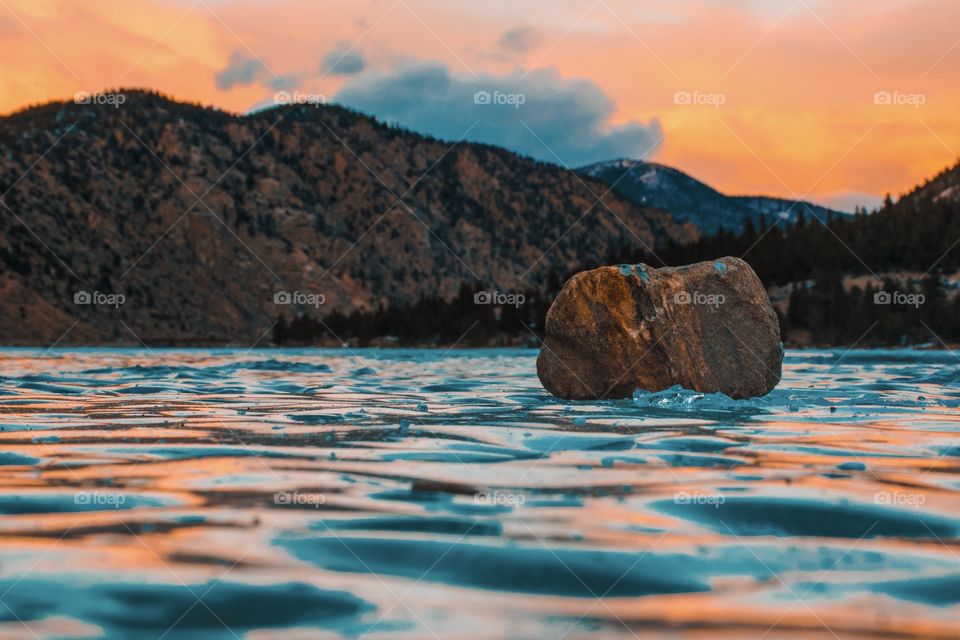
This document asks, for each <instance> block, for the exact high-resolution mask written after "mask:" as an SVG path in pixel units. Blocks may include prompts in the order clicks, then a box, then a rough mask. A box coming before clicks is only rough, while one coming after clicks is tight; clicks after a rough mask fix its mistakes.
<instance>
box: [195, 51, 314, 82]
mask: <svg viewBox="0 0 960 640" xmlns="http://www.w3.org/2000/svg"><path fill="white" fill-rule="evenodd" d="M214 81H215V82H216V83H217V88H218V89H221V90H222V91H229V90H230V89H232V88H234V87H246V86H249V85H252V84H261V85H263V86H265V87H269V88H270V89H272V90H273V91H289V90H291V89H294V88H296V86H297V85H298V84H299V79H298V78H297V77H296V76H294V75H286V74H284V75H278V76H275V75H273V73H272V72H271V71H270V70H269V69H267V68H266V67H265V66H264V65H263V62H261V61H260V60H258V59H257V58H253V57H250V56H246V55H244V54H242V53H241V52H239V51H234V52H233V53H232V54H230V61H229V62H228V63H227V66H226V67H224V68H223V69H221V70H220V71H218V72H217V73H216V75H215V76H214Z"/></svg>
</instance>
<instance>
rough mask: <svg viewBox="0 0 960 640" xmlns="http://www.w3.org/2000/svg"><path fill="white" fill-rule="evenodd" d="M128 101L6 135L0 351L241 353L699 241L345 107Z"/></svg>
mask: <svg viewBox="0 0 960 640" xmlns="http://www.w3.org/2000/svg"><path fill="white" fill-rule="evenodd" d="M124 94H125V97H126V100H125V102H124V103H123V104H122V105H119V106H115V105H110V104H102V105H91V104H74V103H73V102H59V103H51V104H47V105H43V106H40V107H35V108H31V109H27V110H25V111H22V112H19V113H16V114H13V115H9V116H6V117H3V118H0V194H4V195H3V198H2V202H3V205H4V206H2V207H0V212H2V215H0V294H2V295H0V343H3V344H49V343H52V342H53V341H56V340H58V339H60V338H62V339H63V342H64V343H78V342H86V343H133V344H138V343H139V342H140V341H143V342H145V343H147V344H150V345H153V344H189V343H210V344H217V343H234V344H239V345H250V344H253V343H254V342H256V341H257V340H259V339H262V338H263V336H264V335H265V334H266V333H268V331H269V329H270V327H271V325H272V324H273V322H274V321H275V320H276V318H277V317H278V316H279V315H280V314H284V315H286V316H288V317H289V316H291V315H293V314H295V313H297V312H300V311H303V310H305V309H308V310H310V311H311V313H312V314H313V315H314V317H317V316H323V315H326V314H328V313H330V312H332V311H335V310H336V311H341V312H348V311H350V310H353V309H358V308H373V307H377V306H380V305H391V304H396V303H407V302H411V301H413V300H416V299H418V298H419V297H421V296H423V295H428V294H430V295H440V296H444V297H452V296H453V295H454V294H455V293H456V291H457V289H458V287H459V286H460V284H461V283H463V282H473V281H481V282H483V283H485V284H486V285H488V286H490V287H491V288H497V289H498V290H501V291H509V290H511V289H519V288H527V287H532V286H537V285H539V284H540V283H542V281H543V279H545V278H546V277H547V275H548V274H549V273H551V272H559V273H563V272H565V271H568V270H569V269H571V268H574V267H576V266H579V265H582V264H591V263H592V264H601V263H602V262H603V261H604V258H605V256H607V255H609V254H610V253H611V252H612V251H613V250H615V249H616V248H617V247H637V248H639V247H641V246H642V245H643V244H647V245H654V244H656V243H660V242H663V241H665V240H667V239H673V240H678V241H681V242H682V241H685V240H688V239H692V238H693V237H695V236H696V232H695V231H694V230H693V229H692V228H690V227H684V226H681V225H678V224H677V223H675V222H674V221H673V219H672V218H671V217H670V215H669V214H667V213H665V212H662V211H658V210H654V209H651V208H647V207H643V206H639V205H637V204H635V203H634V202H631V201H630V200H628V199H626V198H624V197H623V196H621V195H618V194H616V193H613V192H611V193H608V194H607V195H606V196H604V198H603V203H597V199H596V196H598V195H600V194H603V193H604V192H605V191H606V187H605V186H604V185H603V184H602V183H600V182H597V181H594V180H593V179H591V178H589V177H582V176H578V175H574V174H572V173H570V172H568V171H566V170H564V169H562V168H560V167H556V166H553V165H548V164H544V163H539V162H535V161H532V160H530V159H527V158H523V157H520V156H517V155H515V154H513V153H510V152H508V151H505V150H503V149H499V148H495V147H490V146H485V145H477V144H467V143H461V144H456V145H454V144H453V143H452V142H448V141H439V140H434V139H430V138H427V137H423V136H420V135H416V134H413V133H410V132H407V131H403V130H398V129H394V128H390V127H388V126H385V125H382V124H380V123H378V122H376V121H375V120H373V119H371V118H368V117H366V116H362V115H360V114H357V113H354V112H351V111H348V110H345V109H342V108H338V107H317V106H314V105H292V106H286V107H281V108H277V109H269V110H265V111H261V112H258V113H254V114H251V115H246V116H239V115H233V114H229V113H225V112H221V111H219V110H215V109H211V108H204V107H201V106H197V105H191V104H183V103H178V102H175V101H172V100H169V99H167V98H164V97H162V96H159V95H157V94H153V93H146V92H124ZM280 292H290V293H291V294H292V293H293V292H297V293H298V294H300V295H299V296H291V297H292V298H293V304H283V303H284V302H285V299H284V297H283V296H282V295H280V296H279V298H278V297H277V295H278V293H280ZM84 293H86V294H88V295H86V296H85V295H84ZM110 296H113V297H112V298H111V297H110ZM120 296H122V298H120ZM311 296H312V297H311ZM275 298H276V299H277V300H275ZM88 299H89V303H88V302H87V300H88ZM278 301H279V302H280V303H281V304H277V302H278ZM321 301H322V305H320V302H321ZM317 305H319V306H317ZM314 307H316V308H314ZM64 334H66V335H64Z"/></svg>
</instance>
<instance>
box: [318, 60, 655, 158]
mask: <svg viewBox="0 0 960 640" xmlns="http://www.w3.org/2000/svg"><path fill="white" fill-rule="evenodd" d="M336 100H337V102H339V103H341V104H343V105H346V106H349V107H352V108H354V109H357V110H359V111H363V112H365V113H369V114H372V115H375V116H377V117H378V118H380V119H381V120H383V121H387V122H395V123H397V124H400V125H401V126H404V127H407V128H409V129H413V130H414V131H419V132H421V133H427V134H430V135H434V136H436V137H439V138H443V139H447V140H456V139H459V138H461V137H464V139H466V140H470V141H473V142H484V143H488V144H494V145H498V146H502V147H506V148H508V149H511V150H513V151H516V152H518V153H522V154H525V155H528V156H532V157H534V158H538V159H540V160H545V161H547V162H553V163H560V164H565V165H567V166H571V167H576V166H581V165H585V164H589V163H591V162H597V161H600V160H609V159H611V158H618V157H630V158H642V157H646V156H649V155H650V154H651V153H653V151H654V150H655V149H656V147H657V146H659V140H660V137H661V135H662V128H661V126H660V123H659V121H657V120H651V121H650V122H649V123H648V124H643V123H640V122H628V123H626V124H623V125H620V126H617V127H609V126H608V125H607V122H608V121H609V119H610V117H611V116H612V115H613V113H614V111H615V107H614V104H613V103H612V102H611V101H610V99H609V98H608V97H607V96H606V94H604V93H603V91H602V90H601V89H600V88H599V87H598V86H597V85H595V84H594V83H592V82H590V81H587V80H564V79H563V78H561V77H560V76H559V75H558V74H557V73H556V72H555V71H552V70H540V71H534V72H531V73H528V74H527V75H525V76H521V75H520V74H519V72H517V73H513V74H510V75H506V76H500V77H495V76H482V77H479V78H476V79H474V78H461V77H456V76H452V75H451V74H450V73H449V71H448V70H447V69H446V68H445V67H443V66H440V65H436V64H429V65H419V66H415V67H407V68H405V69H400V70H398V71H396V72H394V73H392V74H390V75H384V74H376V75H373V74H371V75H368V76H365V77H362V78H356V79H354V80H352V81H350V82H348V83H347V84H346V85H345V86H344V87H343V88H342V89H341V91H340V93H338V94H337V96H336ZM471 127H472V129H471ZM468 131H469V133H467V132H468ZM465 134H466V135H465Z"/></svg>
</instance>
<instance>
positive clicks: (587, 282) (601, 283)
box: [537, 258, 783, 399]
mask: <svg viewBox="0 0 960 640" xmlns="http://www.w3.org/2000/svg"><path fill="white" fill-rule="evenodd" d="M782 362H783V344H782V343H781V342H780V326H779V323H778V322H777V316H776V314H775V313H774V311H773V307H772V306H771V305H770V300H769V298H768V297H767V292H766V291H765V290H764V288H763V285H762V284H761V283H760V279H759V278H758V277H757V274H755V273H754V272H753V269H751V268H750V265H748V264H747V263H746V262H744V261H743V260H740V259H739V258H721V259H720V260H716V261H712V262H698V263H697V264H692V265H689V266H685V267H664V268H662V269H652V268H650V267H648V266H647V265H644V264H638V265H621V266H619V267H602V268H600V269H594V270H592V271H584V272H582V273H578V274H577V275H575V276H573V277H572V278H570V280H568V281H567V283H566V284H565V285H564V286H563V289H562V290H561V291H560V294H559V295H558V296H557V299H556V300H555V301H554V303H553V305H552V306H551V307H550V310H549V311H548V312H547V324H546V339H545V340H544V343H543V347H542V349H541V350H540V357H539V358H538V359H537V375H538V376H539V377H540V382H542V383H543V386H544V387H545V388H546V389H547V391H549V392H550V393H552V394H554V395H556V396H560V397H562V398H571V399H587V398H590V399H596V398H624V397H629V396H630V395H631V394H632V393H633V391H634V390H635V389H645V390H647V391H661V390H663V389H666V388H669V387H671V386H673V385H677V384H679V385H682V386H684V387H686V388H688V389H695V390H697V391H703V392H710V393H713V392H717V391H719V392H721V393H725V394H727V395H728V396H731V397H733V398H749V397H753V396H760V395H764V394H766V393H768V392H769V391H770V390H771V389H773V388H774V387H775V386H776V385H777V383H778V382H779V381H780V365H781V363H782Z"/></svg>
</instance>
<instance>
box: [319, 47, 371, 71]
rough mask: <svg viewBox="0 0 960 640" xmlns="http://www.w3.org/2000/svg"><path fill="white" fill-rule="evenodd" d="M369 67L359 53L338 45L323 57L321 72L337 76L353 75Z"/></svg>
mask: <svg viewBox="0 0 960 640" xmlns="http://www.w3.org/2000/svg"><path fill="white" fill-rule="evenodd" d="M366 68H367V62H366V60H364V59H363V56H361V55H360V54H359V53H354V52H353V51H349V50H347V48H346V47H337V48H336V49H334V50H333V51H331V52H330V53H328V54H327V55H325V56H324V57H323V64H322V69H321V70H320V71H321V73H330V74H333V75H337V76H352V75H356V74H358V73H360V72H361V71H363V70H364V69H366Z"/></svg>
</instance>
